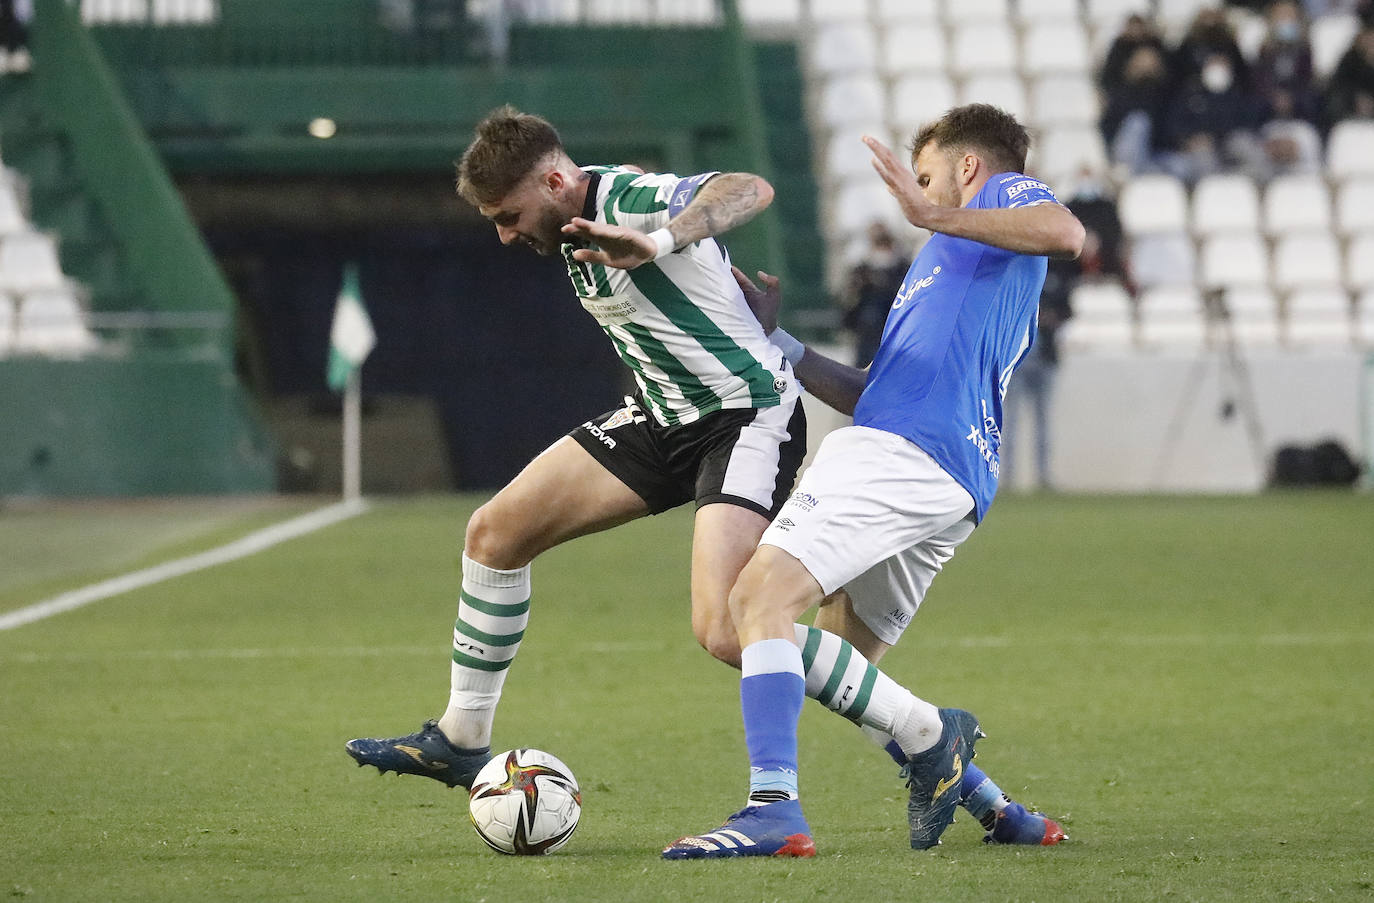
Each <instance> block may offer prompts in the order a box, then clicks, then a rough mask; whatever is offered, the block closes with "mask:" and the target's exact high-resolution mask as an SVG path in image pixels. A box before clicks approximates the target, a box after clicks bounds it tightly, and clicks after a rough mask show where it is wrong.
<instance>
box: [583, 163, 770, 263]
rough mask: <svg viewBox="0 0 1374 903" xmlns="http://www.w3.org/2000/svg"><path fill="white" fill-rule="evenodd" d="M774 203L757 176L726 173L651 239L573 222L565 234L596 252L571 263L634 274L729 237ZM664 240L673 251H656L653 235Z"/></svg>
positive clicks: (603, 225)
mask: <svg viewBox="0 0 1374 903" xmlns="http://www.w3.org/2000/svg"><path fill="white" fill-rule="evenodd" d="M772 202H773V186H771V185H769V184H768V182H767V181H765V180H764V179H762V178H760V177H759V176H756V175H752V174H750V173H745V172H729V173H721V174H720V175H717V176H712V177H711V178H710V180H708V181H707V182H706V183H705V184H704V185H702V186H701V187H700V188H698V189H697V193H696V195H695V196H694V197H693V198H692V200H691V202H690V203H689V204H688V205H687V206H686V207H684V208H683V210H682V212H681V213H679V214H678V215H677V216H675V217H673V219H672V220H670V221H669V223H668V225H667V226H666V227H665V228H664V229H660V230H658V232H657V233H655V234H654V235H649V234H646V233H644V232H640V231H639V230H638V229H631V228H628V227H626V226H611V225H607V224H606V223H597V222H592V221H591V220H587V219H583V218H582V217H580V216H578V217H573V219H572V221H571V222H569V223H568V224H567V225H566V226H564V227H563V234H564V235H568V236H571V237H577V238H581V239H583V240H586V241H591V242H594V243H595V244H596V245H597V248H595V249H593V248H579V249H577V250H576V251H574V252H573V259H574V260H577V261H580V262H582V263H599V264H602V265H604V266H610V267H616V268H618V269H622V270H632V269H634V268H635V267H637V266H639V265H640V264H642V263H647V262H648V261H650V260H654V259H656V258H657V257H659V256H661V255H662V254H666V253H668V252H669V251H670V250H674V249H677V248H681V247H683V246H685V245H690V244H691V243H692V242H696V241H701V240H702V239H703V238H710V237H712V236H715V235H720V234H721V233H722V232H728V231H729V230H731V229H733V228H735V227H736V226H739V225H742V224H743V223H747V222H748V221H749V220H751V219H753V218H754V217H755V216H757V215H758V213H759V212H760V211H762V210H764V209H765V208H767V207H768V205H769V204H771V203H772ZM665 233H666V235H667V236H668V238H666V239H664V241H665V242H668V241H671V245H672V247H671V248H669V247H666V246H663V247H660V245H659V243H658V241H657V240H656V239H655V235H659V236H661V235H664V234H665Z"/></svg>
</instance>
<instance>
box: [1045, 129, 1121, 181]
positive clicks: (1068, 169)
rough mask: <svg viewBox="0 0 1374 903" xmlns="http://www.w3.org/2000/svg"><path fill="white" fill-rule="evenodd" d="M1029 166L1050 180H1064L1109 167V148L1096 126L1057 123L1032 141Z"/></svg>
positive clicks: (1046, 179) (1102, 170) (1101, 170)
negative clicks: (1085, 171)
mask: <svg viewBox="0 0 1374 903" xmlns="http://www.w3.org/2000/svg"><path fill="white" fill-rule="evenodd" d="M1027 168H1028V169H1030V170H1031V171H1033V172H1035V173H1038V174H1039V175H1040V176H1041V178H1043V179H1044V180H1045V181H1046V182H1049V183H1050V184H1052V185H1054V184H1060V183H1061V182H1063V181H1066V180H1068V179H1071V178H1073V177H1075V176H1076V175H1077V174H1078V173H1080V172H1082V171H1083V170H1084V169H1089V170H1092V171H1093V172H1105V171H1106V170H1107V148H1106V147H1104V146H1103V144H1102V132H1100V131H1099V130H1098V129H1097V127H1096V126H1054V127H1050V128H1046V129H1045V130H1044V132H1043V133H1042V134H1041V136H1040V140H1039V141H1032V142H1031V148H1030V157H1029V163H1028V164H1027Z"/></svg>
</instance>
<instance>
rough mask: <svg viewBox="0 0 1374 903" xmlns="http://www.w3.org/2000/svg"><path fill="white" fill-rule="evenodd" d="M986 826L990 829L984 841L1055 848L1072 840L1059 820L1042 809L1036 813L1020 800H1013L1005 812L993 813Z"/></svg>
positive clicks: (984, 825) (985, 823) (990, 814)
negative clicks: (1044, 813)
mask: <svg viewBox="0 0 1374 903" xmlns="http://www.w3.org/2000/svg"><path fill="white" fill-rule="evenodd" d="M988 814H989V819H988V821H989V822H991V824H988V822H984V824H983V827H985V828H990V830H989V831H988V833H987V834H985V835H984V836H983V843H997V844H1020V845H1022V846H1031V847H1052V846H1054V845H1055V844H1058V843H1063V842H1064V841H1066V840H1068V839H1069V835H1067V834H1065V833H1064V829H1063V828H1062V827H1060V825H1059V822H1057V821H1055V820H1054V819H1052V818H1050V817H1049V816H1047V815H1041V814H1040V813H1039V812H1032V811H1030V810H1029V809H1027V808H1026V807H1025V806H1023V805H1021V804H1020V803H1012V804H1011V805H1010V806H1007V808H1005V809H1003V810H1002V811H1001V812H991V813H988Z"/></svg>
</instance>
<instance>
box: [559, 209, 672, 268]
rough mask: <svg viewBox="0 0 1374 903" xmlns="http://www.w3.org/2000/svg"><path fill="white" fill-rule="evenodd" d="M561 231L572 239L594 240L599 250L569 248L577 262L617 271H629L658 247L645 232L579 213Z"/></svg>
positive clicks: (646, 259) (645, 259)
mask: <svg viewBox="0 0 1374 903" xmlns="http://www.w3.org/2000/svg"><path fill="white" fill-rule="evenodd" d="M563 234H564V235H567V236H569V237H572V238H580V239H582V240H584V241H590V242H594V243H595V244H596V245H597V246H598V247H599V248H600V250H594V249H592V248H578V249H577V250H576V251H573V260H576V261H578V262H579V263H599V264H602V265H603V266H608V267H615V268H616V269H617V270H633V269H634V268H635V267H637V266H639V265H640V264H641V263H647V262H649V261H650V260H653V259H654V254H655V253H657V251H658V248H657V247H656V246H655V245H654V241H653V239H652V238H650V237H649V236H648V235H646V234H644V233H643V232H640V231H639V230H638V229H631V228H629V227H628V226H611V225H607V224H606V223H594V222H592V221H591V220H586V219H583V218H582V217H580V216H575V217H573V219H572V221H571V222H570V223H568V224H567V225H566V226H564V227H563Z"/></svg>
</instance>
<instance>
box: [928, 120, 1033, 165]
mask: <svg viewBox="0 0 1374 903" xmlns="http://www.w3.org/2000/svg"><path fill="white" fill-rule="evenodd" d="M932 141H933V142H935V144H936V146H938V147H939V148H940V149H941V150H945V151H952V152H954V153H956V154H964V153H968V152H970V151H973V152H974V153H977V154H978V155H979V156H981V157H983V158H985V159H986V161H987V162H988V164H989V165H990V166H992V168H993V170H994V172H1025V171H1026V152H1027V151H1029V150H1030V134H1029V133H1028V132H1027V131H1026V127H1025V126H1023V125H1022V124H1021V123H1019V122H1017V121H1016V117H1015V116H1013V115H1011V114H1010V113H1008V112H1006V111H1004V110H999V109H998V108H997V107H994V106H992V105H991V104H986V103H970V104H965V105H964V106H962V107H955V108H954V109H952V110H949V111H948V112H946V113H945V115H943V116H941V117H940V118H939V119H937V120H935V121H934V122H932V123H929V124H928V125H925V126H923V127H922V128H921V130H920V131H918V132H917V133H916V137H915V138H913V139H912V141H911V146H910V150H911V162H912V163H913V164H914V163H915V162H916V157H917V156H918V155H920V153H921V150H922V149H923V148H924V147H925V146H926V145H927V144H930V143H931V142H932Z"/></svg>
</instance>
